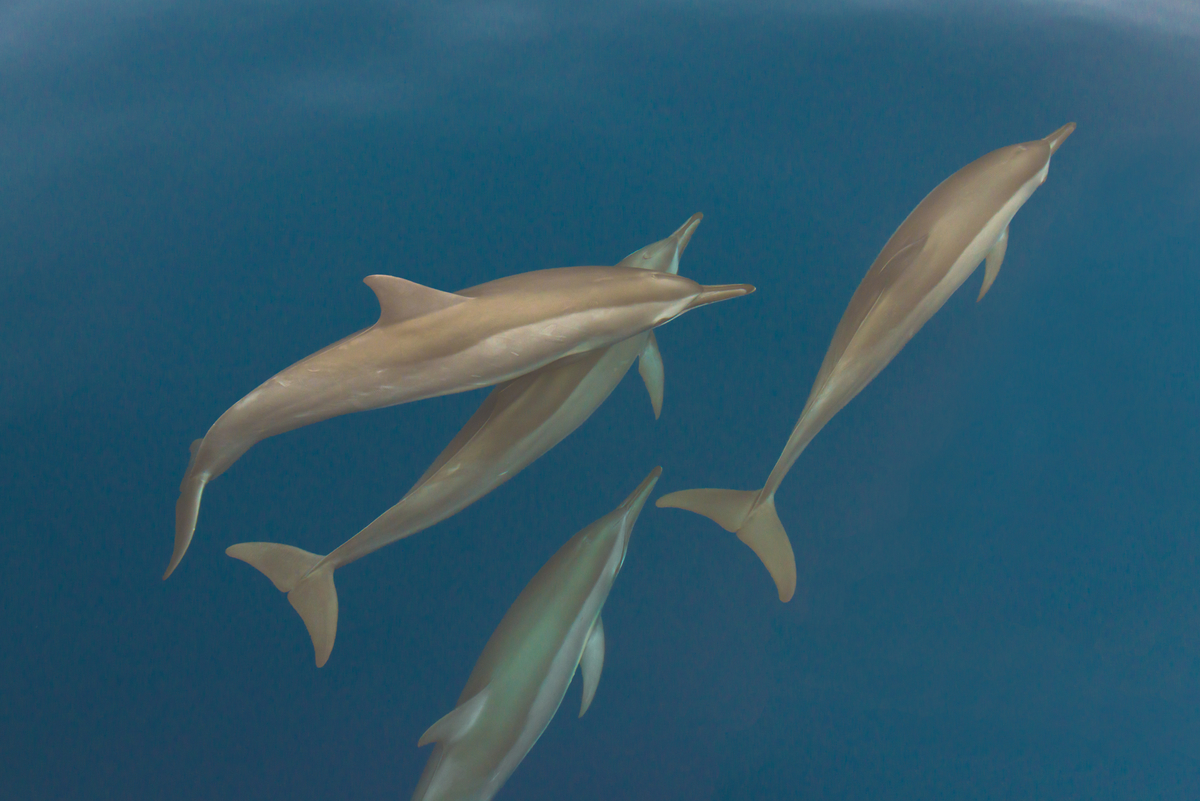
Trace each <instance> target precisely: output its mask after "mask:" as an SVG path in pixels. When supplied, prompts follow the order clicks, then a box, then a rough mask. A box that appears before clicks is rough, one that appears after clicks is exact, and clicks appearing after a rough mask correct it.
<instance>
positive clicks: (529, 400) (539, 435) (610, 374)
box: [225, 214, 703, 667]
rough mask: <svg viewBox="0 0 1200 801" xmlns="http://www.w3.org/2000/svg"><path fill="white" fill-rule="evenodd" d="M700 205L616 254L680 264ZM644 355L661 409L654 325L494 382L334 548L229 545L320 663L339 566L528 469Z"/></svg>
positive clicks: (629, 260) (649, 263) (330, 638)
mask: <svg viewBox="0 0 1200 801" xmlns="http://www.w3.org/2000/svg"><path fill="white" fill-rule="evenodd" d="M702 216H703V215H701V214H695V215H693V216H692V217H691V219H689V220H688V221H687V222H686V223H684V224H683V225H682V226H680V228H679V229H678V230H677V231H675V233H674V234H672V235H671V236H670V237H668V238H667V239H663V240H661V241H659V242H655V243H654V244H652V245H647V246H646V247H644V248H642V249H641V250H638V251H636V252H634V253H632V254H630V255H629V256H626V257H625V259H624V260H622V261H621V263H620V264H618V265H617V266H618V267H621V266H625V267H636V268H638V269H645V270H659V271H663V272H668V273H675V272H677V271H678V269H679V255H680V254H681V253H682V252H683V250H684V248H686V247H687V244H688V241H689V240H690V239H691V238H692V233H693V232H694V231H695V230H696V226H698V225H699V224H700V220H701V218H702ZM635 359H636V360H638V370H639V371H640V372H641V374H642V376H643V378H644V379H645V382H646V387H647V389H649V391H650V399H651V403H652V404H653V406H654V416H655V417H658V414H659V411H660V410H661V408H662V393H663V369H662V359H661V357H660V355H659V352H658V345H657V344H656V343H655V339H654V332H653V331H645V332H643V333H641V334H637V335H635V336H632V337H630V338H629V339H626V340H624V341H622V342H618V343H617V344H615V345H609V346H608V347H607V348H600V349H597V350H592V351H588V352H587V353H584V354H580V355H578V356H571V357H567V358H566V359H563V360H560V361H557V362H553V363H551V364H548V365H546V366H545V367H542V368H540V369H538V370H535V371H534V372H532V373H529V374H527V375H524V376H521V377H520V378H516V379H513V380H512V381H509V382H507V383H504V384H501V385H500V386H498V387H496V388H495V389H494V390H492V392H491V394H490V395H488V397H487V399H486V400H485V401H484V402H483V405H482V406H480V407H479V410H478V411H477V412H475V414H474V415H473V416H472V417H471V419H470V420H468V421H467V424H466V425H465V426H464V427H463V429H462V430H461V431H460V432H458V435H457V436H456V437H455V438H454V439H453V440H452V441H451V442H450V444H449V445H447V446H446V448H445V450H443V451H442V453H441V455H439V456H438V457H437V459H436V460H434V462H433V464H432V465H431V466H430V467H429V469H428V470H426V471H425V474H424V475H423V476H421V478H420V480H419V481H417V483H416V484H415V485H414V486H413V487H412V489H410V490H409V491H408V492H407V493H406V494H405V496H404V497H403V498H401V499H400V501H399V503H397V504H396V505H395V506H393V507H392V508H391V509H389V510H387V511H386V512H384V513H383V514H382V515H380V516H379V517H377V518H376V519H375V520H374V521H373V522H372V523H371V524H370V525H368V526H367V527H366V528H364V529H363V530H362V531H360V532H359V533H358V534H356V535H354V536H353V537H352V538H350V539H349V540H348V541H347V542H345V543H343V544H342V545H341V546H340V547H338V548H337V549H336V550H334V551H333V552H331V553H330V554H329V555H327V556H320V555H318V554H314V553H309V552H308V551H303V550H300V549H299V548H294V547H292V546H290V545H279V544H276V543H271V542H243V543H239V544H237V545H232V546H230V547H229V548H227V549H226V550H225V553H227V554H229V555H230V556H232V557H234V558H236V559H241V560H242V561H244V562H247V563H249V564H251V565H253V566H254V567H256V568H258V569H259V570H260V571H262V572H263V573H264V574H266V576H267V577H268V578H270V579H271V581H272V582H273V583H274V584H275V586H276V587H277V588H278V589H279V590H280V591H282V592H286V593H287V594H288V600H289V601H291V603H292V606H293V607H294V608H295V609H296V611H297V612H299V613H300V616H301V617H302V618H303V620H304V625H305V627H306V628H307V629H308V632H309V636H310V637H311V638H312V642H313V649H314V651H315V654H316V662H317V667H321V666H323V665H324V664H325V662H326V660H327V659H328V658H329V653H330V651H332V650H333V642H334V637H335V636H336V634H337V619H338V598H337V589H336V588H335V586H334V581H333V572H334V571H335V570H337V569H338V568H340V567H342V566H344V565H347V564H349V563H350V562H353V561H355V560H357V559H361V558H362V557H364V556H366V555H367V554H369V553H372V552H374V551H377V550H379V549H380V548H382V547H384V546H385V545H389V544H391V543H393V542H395V541H397V540H400V539H404V538H405V537H411V536H412V535H413V534H416V533H418V532H420V531H423V530H425V529H426V528H429V527H430V526H432V525H435V524H436V523H440V522H441V521H443V520H445V519H446V518H448V517H450V516H452V515H455V514H457V513H458V512H460V511H462V510H463V509H465V508H466V507H467V506H469V505H470V504H472V503H474V502H475V501H477V500H479V499H480V498H482V497H483V496H484V495H486V494H487V493H489V492H491V491H492V490H494V489H495V488H496V487H499V486H500V485H501V484H503V483H504V482H506V481H508V480H509V479H510V478H512V477H513V476H514V475H516V474H517V473H519V472H520V471H522V470H524V469H525V468H526V467H528V466H529V465H530V464H532V463H533V461H534V460H536V459H538V458H539V457H540V456H542V454H544V453H546V452H547V451H549V450H550V449H551V448H553V447H554V446H555V445H557V444H558V443H559V442H561V441H562V440H563V439H564V438H566V437H567V435H569V434H570V433H571V432H572V431H574V430H575V429H576V428H578V427H579V426H580V425H582V424H583V422H584V421H585V420H587V419H588V417H590V416H591V414H592V412H594V411H595V410H596V409H597V408H599V406H600V404H601V403H603V402H604V400H605V399H606V398H607V397H608V396H609V395H610V394H611V393H612V391H613V390H614V389H615V388H616V386H617V384H618V383H620V381H621V379H622V378H623V377H624V376H625V373H626V372H627V371H628V370H629V368H630V367H631V366H632V365H633V362H634V360H635Z"/></svg>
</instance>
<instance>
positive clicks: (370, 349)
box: [163, 267, 754, 579]
mask: <svg viewBox="0 0 1200 801" xmlns="http://www.w3.org/2000/svg"><path fill="white" fill-rule="evenodd" d="M366 284H367V285H368V286H369V287H371V289H373V290H374V291H375V295H376V296H377V297H378V299H379V308H380V314H379V321H378V322H376V323H375V324H374V325H373V326H371V327H370V328H367V329H365V330H363V331H359V332H358V333H356V334H352V335H350V336H348V337H346V338H345V339H342V340H340V341H339V342H335V343H334V344H332V345H329V346H328V347H326V348H323V349H322V350H319V351H317V352H316V353H314V354H312V355H311V356H308V357H306V358H304V359H301V360H300V361H298V362H296V363H295V364H293V365H292V366H291V367H288V368H287V369H286V370H284V371H283V372H281V373H278V374H276V375H275V376H274V377H272V378H269V379H267V380H266V381H265V382H264V383H262V384H261V385H260V386H259V387H258V388H257V389H255V390H254V391H252V392H251V393H250V394H249V395H246V396H245V397H244V398H242V399H241V400H239V401H238V402H237V403H235V404H234V405H233V406H231V407H230V408H229V410H228V411H226V412H225V413H224V414H222V415H221V416H220V417H219V418H218V419H217V421H216V422H215V423H213V425H212V427H211V428H209V430H208V433H207V434H205V435H204V438H203V439H201V440H197V441H196V442H194V443H192V458H191V462H190V463H189V464H188V468H187V472H186V473H185V474H184V477H183V483H182V484H181V486H180V490H179V491H180V495H179V500H178V502H177V503H176V505H175V549H174V552H173V553H172V554H171V561H170V563H169V564H168V565H167V570H166V573H165V574H164V575H163V578H164V579H165V578H167V577H168V576H170V575H171V573H172V571H174V570H175V567H176V566H177V565H178V564H179V560H180V559H182V558H183V555H184V553H185V552H186V551H187V549H188V545H190V544H191V541H192V534H193V533H194V532H195V530H196V519H197V517H198V515H199V512H200V497H201V495H202V494H203V492H204V487H205V486H206V485H207V484H208V482H210V481H212V480H213V479H214V478H216V477H217V476H219V475H221V473H223V472H225V471H226V470H228V469H229V467H230V466H231V465H232V464H233V463H234V462H235V461H237V459H238V458H239V457H241V455H242V454H243V453H245V452H246V451H247V450H249V449H250V448H251V447H252V446H254V445H255V444H256V443H258V442H260V441H262V440H264V439H266V438H267V437H271V436H274V435H276V434H282V433H284V432H285V431H291V430H293V429H296V428H300V427H301V426H305V425H309V424H310V423H317V422H320V421H322V420H327V419H329V418H331V417H336V416H338V415H342V414H348V413H350V412H361V411H367V410H369V409H380V408H383V407H386V406H394V405H396V404H400V403H407V402H409V401H415V400H421V399H424V398H433V397H437V396H439V395H448V394H451V393H455V392H464V391H467V390H471V389H478V388H480V387H486V386H491V385H492V384H499V383H501V382H504V381H509V380H511V379H513V378H517V377H519V376H522V375H525V374H526V373H529V372H532V371H533V370H536V369H538V368H539V367H542V366H544V365H547V364H549V363H551V362H554V361H557V360H558V359H562V358H564V357H567V356H571V355H573V354H577V353H585V352H587V351H591V350H595V349H596V348H602V347H605V346H608V345H612V344H614V343H616V342H620V341H621V340H624V339H628V338H629V337H631V336H634V335H636V334H640V333H642V332H643V331H649V330H651V329H653V328H655V327H657V326H660V325H662V324H663V323H666V322H669V321H670V320H673V319H674V318H675V317H678V316H679V315H680V314H683V313H684V312H686V311H689V310H691V309H694V308H697V307H699V306H704V305H707V304H709V303H715V302H717V301H722V300H727V299H729V298H735V297H739V296H741V295H746V294H748V293H750V292H752V291H754V287H751V286H748V285H745V284H731V285H724V286H701V285H700V284H697V283H696V282H695V281H692V280H690V279H687V278H683V277H682V276H678V275H674V274H671V273H668V272H659V271H653V270H639V269H632V268H630V267H560V268H555V269H550V270H538V271H534V272H528V273H520V274H517V275H510V276H508V277H505V278H500V279H497V280H495V281H490V282H488V283H486V284H480V285H479V286H475V287H471V288H469V289H464V290H460V291H459V292H442V291H440V290H437V289H431V288H429V287H425V286H421V285H420V284H415V283H413V282H411V281H405V280H404V279H402V278H394V277H391V276H386V275H372V276H369V277H368V278H367V279H366Z"/></svg>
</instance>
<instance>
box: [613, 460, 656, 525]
mask: <svg viewBox="0 0 1200 801" xmlns="http://www.w3.org/2000/svg"><path fill="white" fill-rule="evenodd" d="M661 475H662V468H661V467H656V468H654V469H653V470H651V471H650V475H648V476H646V478H645V479H643V481H642V483H641V484H639V485H638V488H637V489H635V490H634V491H633V492H631V493H629V497H628V498H626V499H625V500H624V501H622V502H621V508H622V509H624V510H625V514H626V515H627V516H628V517H629V518H630V520H631V521H632V520H637V516H638V515H639V514H641V511H642V507H643V506H645V505H646V499H647V498H649V497H650V491H651V490H653V489H654V485H655V484H657V483H658V477H659V476H661ZM630 525H632V523H630Z"/></svg>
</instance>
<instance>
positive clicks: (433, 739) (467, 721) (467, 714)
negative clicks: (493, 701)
mask: <svg viewBox="0 0 1200 801" xmlns="http://www.w3.org/2000/svg"><path fill="white" fill-rule="evenodd" d="M488 689H489V687H484V688H483V689H482V690H480V691H479V692H477V693H475V695H473V696H471V697H470V698H469V699H467V700H466V701H463V702H462V703H461V704H459V705H458V706H456V707H455V708H454V709H452V710H450V712H449V713H447V714H446V716H445V717H443V718H442V719H441V720H439V721H438V722H437V723H435V724H433V725H432V726H430V727H429V728H428V729H426V730H425V733H424V734H422V735H421V739H420V740H418V741H417V748H421V747H423V746H426V745H428V744H429V743H452V742H454V741H455V740H457V739H459V738H460V737H462V736H463V735H464V734H466V733H467V732H469V731H470V730H471V727H472V726H474V725H475V721H477V720H479V713H480V712H482V711H483V705H484V704H485V703H487V697H488Z"/></svg>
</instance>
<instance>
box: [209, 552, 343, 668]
mask: <svg viewBox="0 0 1200 801" xmlns="http://www.w3.org/2000/svg"><path fill="white" fill-rule="evenodd" d="M225 553H226V554H227V555H229V556H232V557H233V558H234V559H241V560H242V561H243V562H245V563H246V564H248V565H251V566H252V567H255V568H257V569H258V570H259V571H261V572H262V573H263V574H264V575H265V576H266V577H267V578H269V579H270V580H271V581H272V582H273V583H274V584H275V588H276V589H278V590H279V591H280V592H286V593H287V596H288V601H290V602H291V604H292V608H294V609H295V610H296V611H297V612H299V613H300V619H301V620H303V621H304V627H305V628H307V629H308V636H309V637H311V638H312V644H313V651H314V652H315V654H316V659H317V667H321V666H323V665H324V664H325V662H326V660H328V659H329V654H330V652H331V651H333V640H334V638H335V637H336V636H337V618H338V599H337V589H336V588H335V587H334V586H333V567H332V566H329V565H326V566H323V567H320V568H317V569H316V570H314V569H313V568H315V567H317V565H318V564H320V562H321V560H322V559H324V558H325V557H323V556H320V555H319V554H315V553H309V552H308V551H302V550H300V549H299V548H293V547H292V546H291V545H279V544H276V543H274V542H242V543H238V544H237V545H231V546H229V547H228V548H226V549H225Z"/></svg>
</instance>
